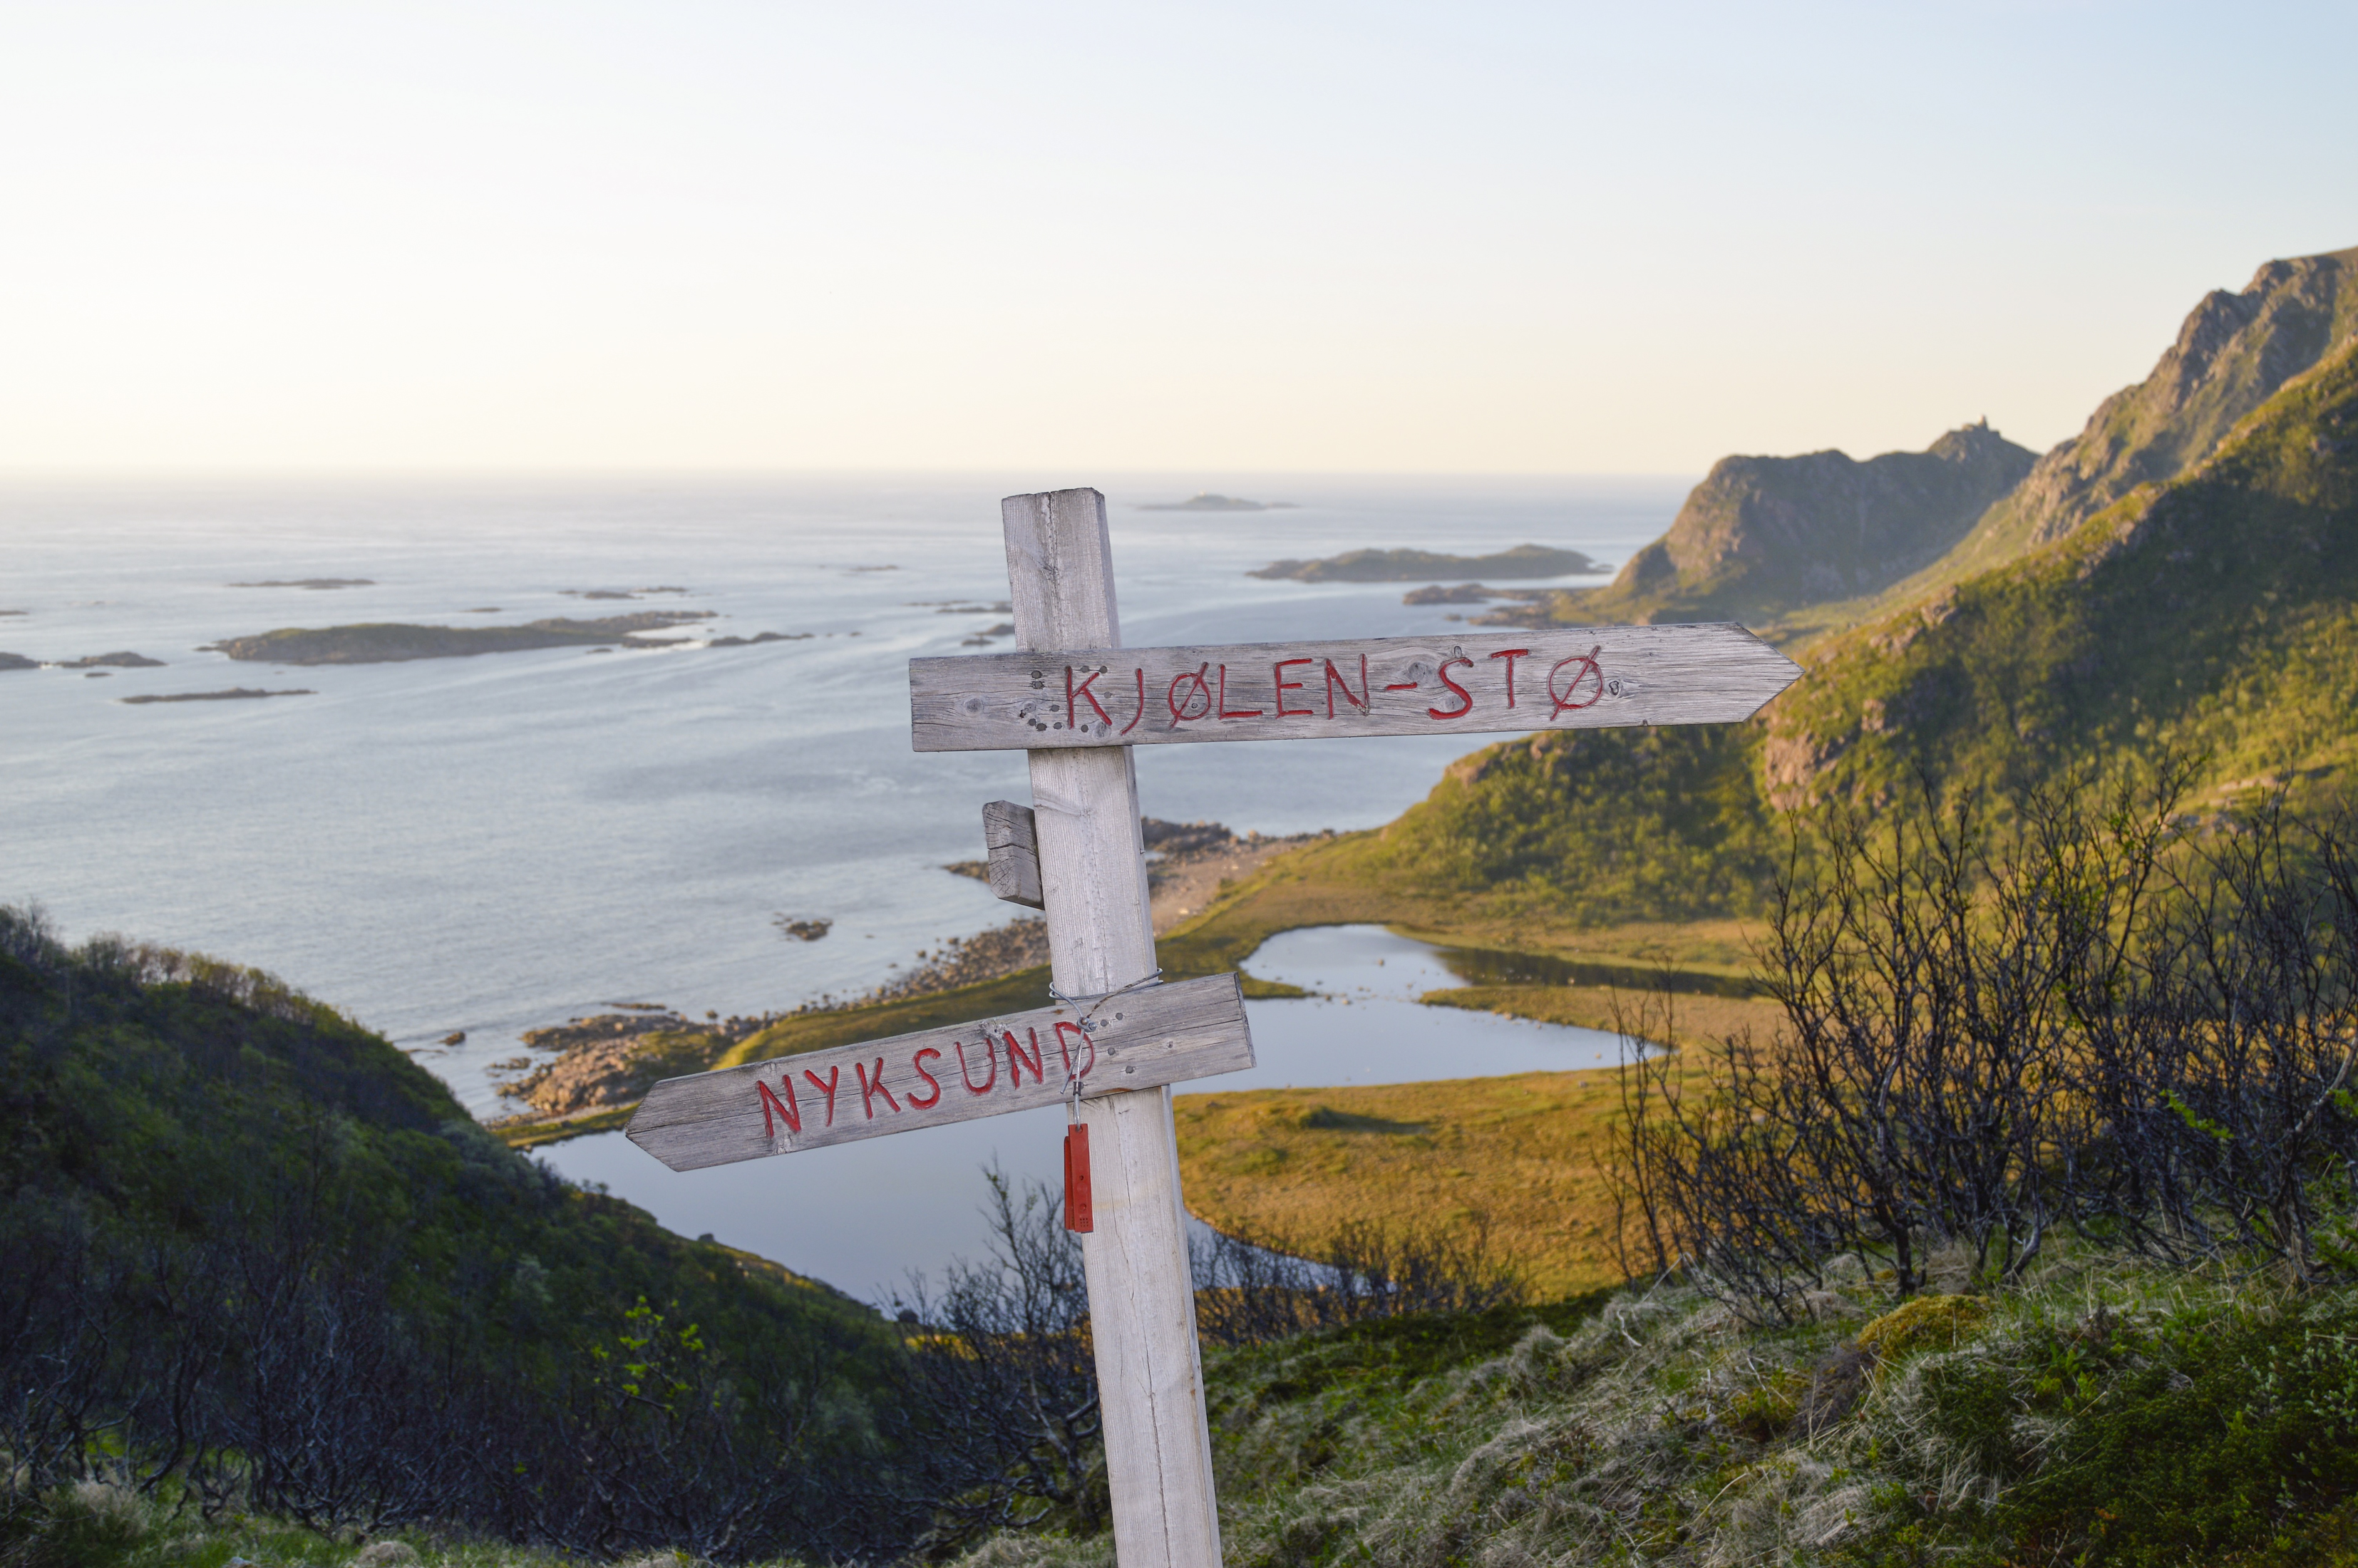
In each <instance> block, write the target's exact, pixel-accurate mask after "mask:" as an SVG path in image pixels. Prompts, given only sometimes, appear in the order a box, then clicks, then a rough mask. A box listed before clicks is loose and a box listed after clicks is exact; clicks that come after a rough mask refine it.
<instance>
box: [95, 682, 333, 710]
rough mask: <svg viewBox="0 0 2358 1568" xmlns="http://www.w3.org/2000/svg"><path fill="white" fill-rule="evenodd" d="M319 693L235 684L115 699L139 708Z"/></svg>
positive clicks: (308, 690) (307, 695)
mask: <svg viewBox="0 0 2358 1568" xmlns="http://www.w3.org/2000/svg"><path fill="white" fill-rule="evenodd" d="M317 696H319V693H318V692H316V691H312V690H310V689H309V688H308V687H292V688H290V689H288V690H286V691H263V690H260V689H259V688H257V687H250V686H233V687H230V688H229V689H228V690H227V691H168V692H147V693H144V694H142V695H141V696H138V697H116V698H115V699H114V700H115V701H117V702H120V703H124V704H127V705H128V706H130V707H133V708H137V707H140V706H141V705H142V704H145V703H150V702H235V701H237V700H239V699H241V698H243V697H317Z"/></svg>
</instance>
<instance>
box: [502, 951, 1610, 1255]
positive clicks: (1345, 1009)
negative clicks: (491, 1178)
mask: <svg viewBox="0 0 2358 1568" xmlns="http://www.w3.org/2000/svg"><path fill="white" fill-rule="evenodd" d="M1444 957H1445V954H1444V950H1443V949H1439V948H1435V947H1433V946H1430V945H1428V944H1426V943H1422V942H1418V941H1414V940H1412V939H1411V938H1409V937H1405V936H1399V935H1393V934H1392V933H1390V932H1389V931H1386V930H1384V929H1383V928H1382V927H1380V926H1374V925H1336V926H1318V927H1313V928H1310V929H1307V930H1301V931H1289V932H1285V933H1282V935H1277V936H1274V937H1271V939H1270V940H1269V941H1268V942H1267V943H1265V944H1263V945H1262V946H1261V947H1260V950H1259V951H1258V952H1256V953H1255V954H1254V955H1253V956H1252V957H1251V958H1250V959H1249V960H1248V961H1247V965H1246V968H1247V969H1248V970H1249V972H1250V973H1252V974H1254V975H1258V976H1260V978H1262V979H1271V980H1282V981H1285V982H1288V983H1290V984H1293V985H1298V986H1302V987H1304V988H1305V989H1311V990H1314V991H1316V992H1318V993H1319V994H1318V995H1317V996H1315V997H1313V998H1308V999H1303V1000H1271V1001H1253V1002H1248V1003H1247V1004H1246V1011H1247V1013H1248V1014H1249V1017H1250V1019H1251V1022H1252V1033H1253V1045H1254V1054H1255V1055H1256V1056H1257V1057H1258V1058H1259V1065H1256V1066H1255V1067H1253V1068H1252V1069H1250V1070H1249V1071H1247V1072H1242V1073H1229V1074H1224V1075H1222V1076H1219V1077H1217V1078H1201V1079H1197V1080H1195V1082H1194V1083H1192V1084H1187V1085H1182V1086H1180V1092H1182V1093H1187V1092H1203V1091H1207V1090H1220V1089H1245V1088H1282V1087H1302V1088H1310V1087H1325V1086H1328V1085H1341V1084H1397V1083H1416V1082H1421V1081H1423V1080H1427V1079H1433V1078H1471V1077H1487V1076H1498V1075H1504V1074H1509V1073H1530V1072H1563V1071H1567V1070H1570V1069H1573V1068H1578V1067H1596V1066H1610V1065H1613V1064H1614V1062H1615V1061H1617V1059H1618V1057H1619V1054H1620V1050H1621V1042H1620V1038H1619V1036H1617V1035H1614V1034H1610V1033H1605V1032H1603V1031H1600V1030H1595V1029H1575V1028H1568V1027H1565V1026H1563V1025H1560V1024H1551V1023H1537V1022H1531V1021H1530V1020H1527V1019H1518V1018H1505V1017H1501V1016H1499V1015H1498V1014H1496V1013H1488V1012H1472V1011H1462V1010H1460V1009H1457V1008H1441V1007H1424V1006H1422V1005H1420V1004H1419V1003H1418V1002H1417V1001H1416V1000H1415V999H1416V998H1417V997H1418V996H1420V995H1422V994H1423V993H1424V992H1426V991H1431V990H1440V989H1447V988H1449V987H1453V986H1456V985H1459V984H1462V983H1464V982H1463V981H1461V980H1460V979H1458V977H1457V976H1456V975H1455V974H1454V973H1453V972H1452V971H1451V969H1450V968H1449V967H1448V965H1447V963H1446V962H1444ZM1462 962H1463V961H1462V960H1461V964H1462ZM1064 1120H1065V1117H1064V1113H1063V1112H1062V1111H1061V1110H1038V1111H1027V1112H1023V1113H1022V1114H1020V1115H1015V1116H1001V1117H990V1118H986V1119H981V1120H979V1121H968V1122H959V1123H957V1124H955V1125H953V1126H949V1127H937V1128H932V1129H928V1130H925V1131H921V1132H910V1133H903V1134H900V1135H897V1136H893V1137H887V1138H876V1139H871V1140H869V1141H865V1142H861V1143H849V1144H838V1145H837V1146H835V1147H833V1148H828V1149H816V1150H812V1151H810V1152H807V1153H801V1154H795V1155H789V1156H782V1157H780V1158H778V1159H774V1160H754V1161H750V1162H745V1163H743V1164H737V1165H723V1166H719V1167H717V1168H714V1169H711V1170H704V1171H689V1172H673V1171H668V1170H666V1169H665V1168H664V1167H663V1166H662V1165H660V1164H658V1163H657V1162H655V1161H654V1158H653V1157H652V1156H650V1155H647V1154H644V1153H642V1152H640V1151H639V1150H638V1149H637V1148H635V1147H634V1146H633V1145H632V1144H631V1143H630V1141H628V1140H626V1139H625V1138H623V1136H622V1134H621V1133H619V1132H610V1133H601V1134H599V1135H597V1136H595V1137H590V1138H581V1139H576V1140H574V1141H571V1142H569V1143H560V1144H557V1145H556V1146H554V1147H553V1148H550V1149H548V1150H546V1151H545V1153H546V1157H547V1159H548V1162H549V1163H550V1164H552V1165H554V1166H555V1167H556V1168H557V1170H559V1171H561V1172H563V1173H565V1174H566V1175H568V1176H569V1177H572V1178H573V1179H574V1180H576V1181H583V1182H602V1183H604V1184H606V1186H607V1188H608V1189H609V1190H610V1191H611V1192H612V1193H613V1194H614V1195H617V1196H619V1197H623V1198H627V1199H629V1200H630V1201H631V1202H632V1203H634V1204H637V1205H638V1206H641V1207H642V1208H644V1209H646V1210H647V1211H649V1212H650V1213H652V1214H653V1215H654V1217H656V1218H657V1219H658V1220H660V1221H661V1222H662V1223H663V1224H665V1226H667V1227H670V1228H671V1229H673V1230H676V1231H679V1232H681V1233H682V1234H684V1235H688V1236H696V1235H700V1234H703V1233H705V1232H710V1233H711V1234H712V1235H713V1236H714V1237H715V1238H718V1239H719V1240H721V1241H724V1242H727V1243H729V1244H730V1246H734V1247H742V1248H745V1249H749V1250H751V1251H754V1252H758V1253H761V1254H762V1255H763V1257H766V1258H773V1259H776V1260H778V1261H779V1262H781V1263H784V1264H785V1265H786V1266H787V1267H788V1268H791V1269H794V1270H796V1271H800V1272H802V1273H806V1274H810V1275H814V1276H816V1277H817V1278H819V1279H822V1280H825V1281H827V1282H828V1283H829V1284H832V1285H835V1286H837V1287H838V1288H840V1289H842V1290H845V1291H849V1292H851V1293H852V1294H854V1295H858V1296H863V1297H872V1296H874V1295H876V1294H878V1293H879V1292H882V1290H884V1289H887V1288H890V1287H892V1286H894V1285H897V1284H899V1283H901V1282H902V1281H903V1279H904V1278H905V1277H906V1276H907V1274H908V1273H909V1272H910V1271H912V1270H915V1271H921V1272H927V1273H931V1272H936V1271H939V1270H940V1269H941V1267H942V1266H943V1265H944V1264H946V1263H947V1262H948V1261H949V1260H951V1259H952V1258H954V1257H957V1256H960V1255H964V1256H968V1257H977V1256H979V1255H980V1254H981V1252H982V1250H983V1244H984V1229H983V1224H982V1219H981V1216H980V1214H979V1204H980V1202H981V1200H982V1196H983V1181H982V1170H983V1167H984V1166H986V1165H987V1164H990V1162H994V1161H996V1162H998V1164H999V1165H1000V1167H1001V1169H1002V1170H1004V1171H1006V1172H1007V1173H1009V1174H1010V1175H1011V1176H1014V1177H1016V1178H1018V1179H1019V1180H1031V1181H1038V1182H1042V1183H1048V1182H1052V1181H1054V1180H1056V1179H1057V1175H1058V1170H1059V1165H1058V1147H1059V1141H1060V1139H1061V1137H1062V1131H1063V1126H1064Z"/></svg>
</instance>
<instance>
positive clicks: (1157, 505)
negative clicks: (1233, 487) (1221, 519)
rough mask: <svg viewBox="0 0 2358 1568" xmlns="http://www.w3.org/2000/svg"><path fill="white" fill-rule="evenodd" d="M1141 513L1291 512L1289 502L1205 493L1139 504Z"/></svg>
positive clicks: (1291, 504)
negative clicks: (1175, 499) (1183, 498)
mask: <svg viewBox="0 0 2358 1568" xmlns="http://www.w3.org/2000/svg"><path fill="white" fill-rule="evenodd" d="M1138 509H1139V510H1140V511H1141V512H1292V511H1293V510H1295V506H1294V503H1293V502H1291V501H1246V500H1244V499H1242V498H1241V497H1238V496H1234V495H1217V494H1215V493H1213V492H1211V491H1208V490H1207V491H1206V492H1203V493H1202V494H1201V495H1191V496H1189V497H1188V498H1187V499H1186V500H1184V501H1148V502H1141V503H1140V504H1139V508H1138Z"/></svg>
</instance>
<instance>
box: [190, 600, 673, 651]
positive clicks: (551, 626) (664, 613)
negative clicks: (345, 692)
mask: <svg viewBox="0 0 2358 1568" xmlns="http://www.w3.org/2000/svg"><path fill="white" fill-rule="evenodd" d="M712 613H713V612H712V611H709V610H647V611H640V612H638V613H637V614H635V615H609V616H605V617H603V618H600V619H598V620H591V621H574V620H568V619H567V618H565V617H563V616H557V617H553V618H551V619H549V620H546V621H530V622H525V624H523V625H521V626H407V625H402V624H399V623H397V622H368V623H365V624H362V625H358V626H327V627H320V628H317V629H314V628H311V627H306V626H288V627H284V628H282V629H280V630H278V631H276V632H265V633H261V634H260V635H259V636H254V637H229V638H224V639H223V640H222V641H221V642H219V643H212V644H211V646H210V649H209V650H208V651H212V652H219V653H223V654H228V655H229V656H230V657H231V658H233V659H244V660H248V661H252V662H256V663H263V664H275V665H382V664H391V663H395V662H396V661H399V660H404V659H449V658H464V657H469V656H471V655H473V654H507V653H518V652H521V651H523V650H525V649H527V648H567V647H573V646H576V645H578V644H580V643H614V642H620V643H624V644H626V645H629V646H633V647H642V648H645V647H659V646H661V643H657V642H650V641H644V640H637V638H636V634H637V633H646V632H655V631H660V630H662V629H664V628H665V627H668V626H677V625H681V624H683V623H684V622H690V621H703V620H708V619H710V617H711V615H712Z"/></svg>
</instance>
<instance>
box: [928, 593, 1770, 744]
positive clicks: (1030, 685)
mask: <svg viewBox="0 0 2358 1568" xmlns="http://www.w3.org/2000/svg"><path fill="white" fill-rule="evenodd" d="M1021 608H1022V606H1021V604H1020V602H1019V604H1018V611H1019V621H1018V625H1019V626H1020V625H1021V624H1022V622H1021V620H1020V611H1021ZM1099 636H1100V637H1102V639H1103V640H1099V637H1093V638H1092V639H1091V642H1090V645H1089V646H1087V647H1084V648H1079V649H1077V650H1076V651H1074V652H1069V653H1050V652H1041V651H1034V652H1017V653H1010V654H975V655H972V656H971V657H967V658H929V659H912V660H910V661H909V716H910V727H911V732H912V738H913V740H914V744H915V748H916V750H918V751H920V752H976V751H999V750H1013V749H1018V748H1021V749H1023V750H1026V751H1032V752H1041V751H1064V750H1077V749H1083V748H1087V747H1098V746H1155V745H1170V744H1174V743H1187V742H1194V741H1289V740H1290V741H1317V740H1332V739H1336V738H1340V737H1344V736H1351V735H1432V734H1442V733H1456V734H1469V735H1471V734H1484V733H1490V732H1496V731H1502V730H1514V731H1522V730H1588V729H1602V728H1609V727H1615V726H1623V725H1638V724H1724V723H1730V722H1733V721H1735V720H1737V719H1748V718H1750V717H1751V716H1752V715H1753V714H1754V713H1756V712H1758V710H1759V708H1760V707H1761V705H1762V704H1764V703H1766V702H1767V701H1768V699H1769V698H1770V697H1775V696H1776V695H1777V694H1778V693H1779V692H1780V691H1782V690H1784V689H1785V688H1786V687H1788V686H1790V685H1791V684H1792V683H1793V681H1794V680H1795V679H1796V678H1798V677H1799V676H1800V675H1801V668H1800V666H1799V665H1795V664H1794V663H1793V661H1792V660H1790V659H1789V658H1787V657H1786V656H1785V655H1784V654H1780V653H1779V652H1778V651H1777V650H1776V649H1774V648H1772V647H1770V646H1769V645H1768V643H1764V642H1762V641H1761V640H1760V639H1759V638H1758V637H1755V636H1754V635H1753V634H1752V633H1749V632H1747V631H1746V630H1745V629H1744V628H1743V627H1741V626H1738V625H1736V624H1734V623H1732V622H1723V623H1707V624H1696V625H1684V626H1577V627H1550V628H1549V629H1547V630H1546V631H1539V632H1480V633H1464V634H1462V635H1453V636H1447V637H1374V638H1365V639H1360V640H1357V641H1336V642H1325V643H1235V644H1230V645H1228V646H1206V647H1188V648H1138V649H1129V650H1125V649H1122V648H1120V647H1119V646H1116V645H1114V643H1115V642H1117V641H1118V639H1117V638H1115V637H1111V636H1105V635H1104V634H1102V633H1101V634H1099ZM1067 707H1070V708H1075V709H1077V710H1078V713H1079V719H1080V721H1079V723H1078V724H1075V723H1073V722H1072V721H1071V719H1070V718H1069V716H1068V715H1067V714H1066V712H1065V709H1066V708H1067Z"/></svg>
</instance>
